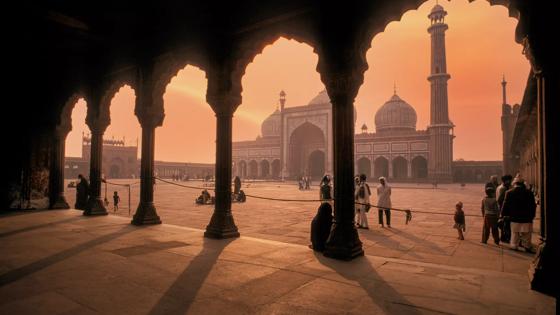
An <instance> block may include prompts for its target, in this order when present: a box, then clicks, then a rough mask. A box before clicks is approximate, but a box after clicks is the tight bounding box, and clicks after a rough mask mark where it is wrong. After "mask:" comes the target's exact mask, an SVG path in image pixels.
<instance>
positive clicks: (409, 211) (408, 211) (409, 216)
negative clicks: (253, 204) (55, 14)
mask: <svg viewBox="0 0 560 315" xmlns="http://www.w3.org/2000/svg"><path fill="white" fill-rule="evenodd" d="M155 179H157V180H159V181H162V182H164V183H168V184H171V185H175V186H180V187H184V188H190V189H207V190H213V191H215V189H213V188H211V189H209V188H207V187H196V186H188V185H181V184H178V183H174V182H171V181H167V180H164V179H161V178H159V177H155ZM245 196H246V197H250V198H255V199H261V200H270V201H283V202H325V201H334V199H332V198H331V199H285V198H273V197H264V196H256V195H251V194H245ZM354 203H355V204H357V205H363V206H370V207H372V208H377V209H388V210H391V211H399V212H404V213H405V214H406V224H408V222H410V221H411V220H412V212H413V211H412V209H400V208H387V207H380V206H376V205H372V204H369V203H361V202H357V201H355V202H354ZM414 213H424V214H435V215H447V216H454V215H455V214H454V213H447V212H434V211H422V210H414ZM465 216H466V217H476V218H484V216H482V215H478V214H465ZM539 219H540V218H535V220H539Z"/></svg>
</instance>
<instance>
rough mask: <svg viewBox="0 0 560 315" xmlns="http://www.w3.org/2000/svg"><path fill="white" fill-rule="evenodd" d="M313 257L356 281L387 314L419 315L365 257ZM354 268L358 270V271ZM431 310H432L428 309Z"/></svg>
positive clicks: (319, 255)
mask: <svg viewBox="0 0 560 315" xmlns="http://www.w3.org/2000/svg"><path fill="white" fill-rule="evenodd" d="M315 257H317V260H318V261H319V262H320V263H321V264H322V265H324V266H326V267H328V268H330V269H332V270H334V271H335V272H336V273H338V274H339V275H341V276H342V277H344V278H345V279H348V280H351V281H357V282H358V283H359V284H360V286H361V287H362V289H363V290H364V291H365V292H367V294H368V296H369V298H370V299H371V301H372V302H373V303H374V304H375V305H377V306H378V307H379V308H381V309H383V311H384V312H385V313H387V314H403V313H404V314H411V315H420V314H421V313H420V311H419V310H418V308H417V307H416V306H415V305H414V303H413V302H410V301H408V300H407V298H406V297H404V296H403V295H402V294H400V293H399V292H398V291H397V290H395V289H394V288H393V287H392V286H391V285H390V284H389V283H387V282H385V281H383V280H382V278H381V277H380V276H379V274H378V273H377V271H376V270H375V268H374V267H373V266H371V262H370V261H368V260H367V259H366V258H365V257H363V256H362V257H358V258H356V259H354V260H353V261H351V262H341V261H336V260H333V259H331V258H326V257H324V256H323V255H322V254H321V253H317V252H315ZM356 270H360V272H359V273H357V272H356ZM430 311H433V310H430Z"/></svg>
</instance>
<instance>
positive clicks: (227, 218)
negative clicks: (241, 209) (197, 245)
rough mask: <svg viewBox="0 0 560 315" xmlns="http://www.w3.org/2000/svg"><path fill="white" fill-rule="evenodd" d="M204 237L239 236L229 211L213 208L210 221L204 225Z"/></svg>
mask: <svg viewBox="0 0 560 315" xmlns="http://www.w3.org/2000/svg"><path fill="white" fill-rule="evenodd" d="M204 237H207V238H215V239H223V238H232V237H239V231H238V230H237V226H236V225H235V222H234V221H233V216H232V215H231V212H230V211H229V212H222V211H216V210H214V214H212V218H211V219H210V223H209V224H208V226H206V231H205V232H204Z"/></svg>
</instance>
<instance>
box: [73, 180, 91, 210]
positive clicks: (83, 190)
mask: <svg viewBox="0 0 560 315" xmlns="http://www.w3.org/2000/svg"><path fill="white" fill-rule="evenodd" d="M88 198H89V183H88V181H87V180H86V179H85V177H84V175H82V174H80V175H78V185H77V186H76V204H75V205H74V208H76V209H80V210H85V209H86V205H87V202H88Z"/></svg>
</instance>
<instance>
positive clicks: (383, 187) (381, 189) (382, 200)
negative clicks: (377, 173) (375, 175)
mask: <svg viewBox="0 0 560 315" xmlns="http://www.w3.org/2000/svg"><path fill="white" fill-rule="evenodd" d="M377 207H378V208H379V210H378V215H379V224H380V225H381V227H385V225H384V224H383V212H385V217H386V218H387V227H391V209H390V208H391V207H392V205H391V186H389V184H387V180H386V179H385V177H383V176H381V177H379V186H377Z"/></svg>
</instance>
